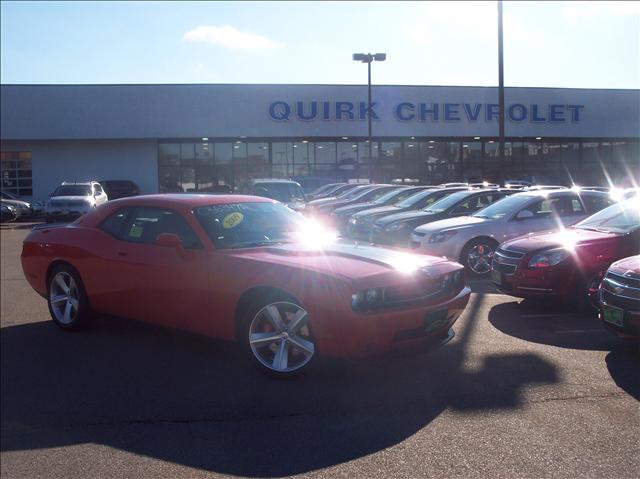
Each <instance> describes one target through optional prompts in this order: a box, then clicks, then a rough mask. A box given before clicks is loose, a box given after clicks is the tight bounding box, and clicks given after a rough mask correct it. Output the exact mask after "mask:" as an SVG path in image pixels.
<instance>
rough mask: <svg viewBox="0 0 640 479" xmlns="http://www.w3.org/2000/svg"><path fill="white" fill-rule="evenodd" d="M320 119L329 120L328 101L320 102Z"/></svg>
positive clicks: (329, 109)
mask: <svg viewBox="0 0 640 479" xmlns="http://www.w3.org/2000/svg"><path fill="white" fill-rule="evenodd" d="M322 119H323V120H331V103H329V102H328V101H323V102H322Z"/></svg>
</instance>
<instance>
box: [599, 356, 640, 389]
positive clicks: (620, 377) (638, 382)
mask: <svg viewBox="0 0 640 479" xmlns="http://www.w3.org/2000/svg"><path fill="white" fill-rule="evenodd" d="M605 361H606V362H607V369H608V370H609V374H611V378H612V379H613V380H614V381H615V383H616V385H617V386H618V387H619V388H621V389H623V390H624V391H626V392H627V393H628V394H630V395H631V396H632V397H634V398H635V399H636V400H638V401H640V374H638V364H640V345H639V344H638V343H635V344H631V343H629V344H622V345H619V346H618V347H617V348H615V349H614V350H613V351H611V352H610V353H609V354H607V357H606V358H605Z"/></svg>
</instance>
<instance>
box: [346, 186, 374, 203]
mask: <svg viewBox="0 0 640 479" xmlns="http://www.w3.org/2000/svg"><path fill="white" fill-rule="evenodd" d="M371 189H372V188H371V187H370V186H366V187H357V188H355V189H354V190H353V191H351V192H349V193H348V194H346V195H344V196H341V197H340V199H341V200H357V199H359V198H362V197H363V196H364V195H366V194H367V193H368V192H369V191H371Z"/></svg>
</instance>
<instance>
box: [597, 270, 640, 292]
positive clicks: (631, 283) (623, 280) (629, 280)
mask: <svg viewBox="0 0 640 479" xmlns="http://www.w3.org/2000/svg"><path fill="white" fill-rule="evenodd" d="M605 278H609V279H611V280H612V281H615V282H616V283H619V284H622V285H624V286H628V287H630V288H634V289H640V278H634V277H633V276H623V275H621V274H617V273H613V272H611V271H609V272H608V273H607V274H606V276H605Z"/></svg>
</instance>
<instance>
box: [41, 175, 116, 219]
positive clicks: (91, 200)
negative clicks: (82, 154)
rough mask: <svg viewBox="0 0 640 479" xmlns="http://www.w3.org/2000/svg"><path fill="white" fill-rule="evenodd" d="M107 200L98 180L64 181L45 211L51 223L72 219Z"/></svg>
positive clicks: (48, 202) (52, 196) (53, 194)
mask: <svg viewBox="0 0 640 479" xmlns="http://www.w3.org/2000/svg"><path fill="white" fill-rule="evenodd" d="M107 201H108V198H107V194H106V193H105V192H104V190H103V189H102V186H100V183H98V182H96V181H79V182H70V181H63V182H62V184H61V185H60V186H58V187H57V188H56V191H54V192H53V193H51V195H50V197H49V201H47V204H46V206H45V209H44V212H45V215H46V218H47V222H49V223H50V222H53V221H64V220H71V219H76V218H78V217H79V216H82V215H84V214H86V213H88V212H89V211H91V210H92V209H93V208H96V207H97V206H100V205H101V204H102V203H106V202H107Z"/></svg>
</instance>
